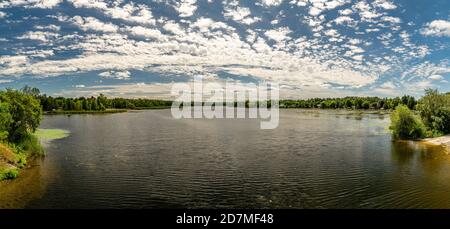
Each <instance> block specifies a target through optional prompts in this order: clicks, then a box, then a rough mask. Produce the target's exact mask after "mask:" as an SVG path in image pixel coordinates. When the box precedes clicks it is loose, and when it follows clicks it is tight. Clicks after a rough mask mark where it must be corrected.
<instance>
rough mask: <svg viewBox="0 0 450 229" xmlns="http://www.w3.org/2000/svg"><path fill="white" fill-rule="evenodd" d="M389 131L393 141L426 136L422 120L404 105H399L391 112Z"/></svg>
mask: <svg viewBox="0 0 450 229" xmlns="http://www.w3.org/2000/svg"><path fill="white" fill-rule="evenodd" d="M389 129H391V130H392V136H393V138H394V139H420V138H423V137H425V135H426V128H425V125H424V124H423V122H422V120H421V119H420V117H418V116H417V115H415V114H414V113H413V112H412V111H411V110H410V109H409V108H408V107H407V106H406V105H399V106H397V108H395V110H394V112H392V114H391V126H390V127H389Z"/></svg>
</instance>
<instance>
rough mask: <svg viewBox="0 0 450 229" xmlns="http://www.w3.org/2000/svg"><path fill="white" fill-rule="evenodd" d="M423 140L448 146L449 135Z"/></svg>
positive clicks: (449, 143) (449, 141)
mask: <svg viewBox="0 0 450 229" xmlns="http://www.w3.org/2000/svg"><path fill="white" fill-rule="evenodd" d="M423 141H424V142H426V143H430V144H433V145H442V146H447V147H449V148H450V135H445V136H442V137H437V138H425V139H424V140H423Z"/></svg>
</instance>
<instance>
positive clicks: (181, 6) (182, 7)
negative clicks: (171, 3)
mask: <svg viewBox="0 0 450 229" xmlns="http://www.w3.org/2000/svg"><path fill="white" fill-rule="evenodd" d="M196 3H197V0H181V1H180V2H178V3H177V5H176V7H175V9H176V10H177V11H178V13H179V14H180V17H190V16H192V15H193V14H194V12H195V10H197V5H196Z"/></svg>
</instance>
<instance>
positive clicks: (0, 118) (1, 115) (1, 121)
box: [0, 102, 13, 141]
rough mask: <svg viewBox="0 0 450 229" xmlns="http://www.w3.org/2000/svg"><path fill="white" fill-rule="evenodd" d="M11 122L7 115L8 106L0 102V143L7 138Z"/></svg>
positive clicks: (8, 114) (10, 117)
mask: <svg viewBox="0 0 450 229" xmlns="http://www.w3.org/2000/svg"><path fill="white" fill-rule="evenodd" d="M12 122H13V120H12V116H11V114H10V113H9V104H8V103H5V102H0V141H4V140H6V139H7V138H8V130H9V128H10V126H11V124H12Z"/></svg>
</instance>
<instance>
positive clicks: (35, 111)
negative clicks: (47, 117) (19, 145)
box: [0, 89, 42, 142]
mask: <svg viewBox="0 0 450 229" xmlns="http://www.w3.org/2000/svg"><path fill="white" fill-rule="evenodd" d="M0 102H2V103H7V104H9V113H10V115H11V119H12V123H11V125H9V128H8V129H7V132H8V140H9V141H10V142H20V141H21V140H22V139H23V138H24V137H26V136H27V135H28V133H29V132H34V131H35V130H36V129H37V128H38V127H39V124H40V122H41V118H42V108H41V105H40V104H39V100H37V99H36V98H35V97H34V96H32V95H29V94H25V93H22V92H20V91H16V90H12V89H7V90H6V91H4V92H0Z"/></svg>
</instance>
